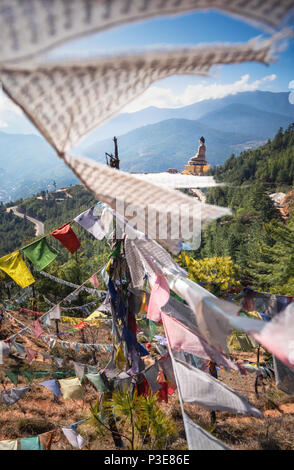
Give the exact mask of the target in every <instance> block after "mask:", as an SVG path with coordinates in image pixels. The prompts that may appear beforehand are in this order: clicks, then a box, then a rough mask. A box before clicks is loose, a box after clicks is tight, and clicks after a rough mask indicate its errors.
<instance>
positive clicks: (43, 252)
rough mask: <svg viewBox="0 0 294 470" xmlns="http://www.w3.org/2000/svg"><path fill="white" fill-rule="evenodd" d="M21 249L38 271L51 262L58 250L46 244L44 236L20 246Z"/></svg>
mask: <svg viewBox="0 0 294 470" xmlns="http://www.w3.org/2000/svg"><path fill="white" fill-rule="evenodd" d="M22 251H23V252H24V254H25V255H26V257H27V258H28V259H29V260H30V261H31V262H32V263H33V264H34V265H35V266H36V267H37V268H38V269H39V270H40V271H42V270H43V269H45V268H46V267H47V266H48V265H49V264H50V263H52V262H53V261H54V260H55V259H56V257H57V255H58V251H57V250H55V248H52V247H50V246H49V245H48V243H47V240H46V238H45V237H44V238H41V239H40V240H37V241H36V242H34V243H32V244H30V245H29V246H26V247H25V248H22Z"/></svg>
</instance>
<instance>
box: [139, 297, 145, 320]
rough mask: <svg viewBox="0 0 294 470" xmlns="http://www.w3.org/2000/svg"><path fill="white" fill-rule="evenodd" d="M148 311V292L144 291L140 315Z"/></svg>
mask: <svg viewBox="0 0 294 470" xmlns="http://www.w3.org/2000/svg"><path fill="white" fill-rule="evenodd" d="M145 313H146V293H145V292H144V294H143V296H142V303H141V307H140V311H139V315H144V314H145Z"/></svg>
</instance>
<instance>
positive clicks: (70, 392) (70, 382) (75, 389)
mask: <svg viewBox="0 0 294 470" xmlns="http://www.w3.org/2000/svg"><path fill="white" fill-rule="evenodd" d="M59 384H60V389H61V392H62V395H63V398H64V399H67V398H70V399H71V400H82V399H83V389H82V386H81V382H80V381H79V379H78V378H77V377H75V378H74V379H61V380H59Z"/></svg>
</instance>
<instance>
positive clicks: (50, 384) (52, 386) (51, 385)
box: [39, 379, 61, 395]
mask: <svg viewBox="0 0 294 470" xmlns="http://www.w3.org/2000/svg"><path fill="white" fill-rule="evenodd" d="M39 385H42V387H46V388H48V389H49V390H51V392H53V393H54V395H61V391H60V388H59V386H58V383H57V382H56V380H54V379H53V380H46V381H45V382H41V383H39Z"/></svg>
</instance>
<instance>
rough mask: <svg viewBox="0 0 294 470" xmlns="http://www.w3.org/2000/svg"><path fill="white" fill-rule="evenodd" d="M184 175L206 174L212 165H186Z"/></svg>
mask: <svg viewBox="0 0 294 470" xmlns="http://www.w3.org/2000/svg"><path fill="white" fill-rule="evenodd" d="M184 166H185V170H184V171H183V172H182V173H183V175H194V176H204V175H205V173H206V172H207V171H208V170H209V167H210V165H184Z"/></svg>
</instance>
